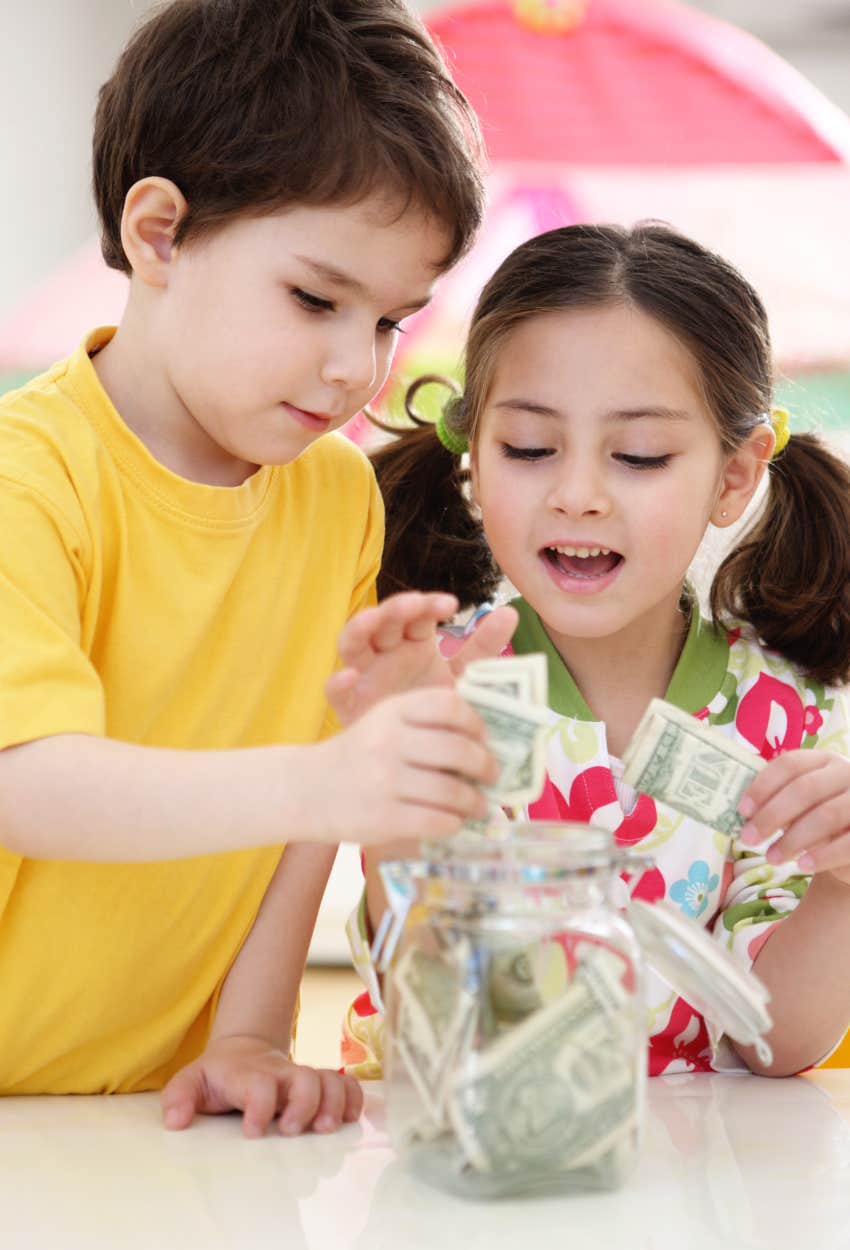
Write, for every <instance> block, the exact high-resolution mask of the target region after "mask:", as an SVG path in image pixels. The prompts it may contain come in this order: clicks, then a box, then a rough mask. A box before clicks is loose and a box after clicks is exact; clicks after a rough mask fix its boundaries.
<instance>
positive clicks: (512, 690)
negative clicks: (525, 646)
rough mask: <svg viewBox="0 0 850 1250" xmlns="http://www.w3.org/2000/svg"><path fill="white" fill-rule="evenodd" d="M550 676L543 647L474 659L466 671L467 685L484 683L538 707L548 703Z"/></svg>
mask: <svg viewBox="0 0 850 1250" xmlns="http://www.w3.org/2000/svg"><path fill="white" fill-rule="evenodd" d="M548 680H549V679H548V673H547V664H546V656H545V655H543V653H542V652H541V651H535V652H534V653H532V654H531V655H505V656H501V657H500V658H499V659H496V660H474V661H473V662H472V663H471V664H467V666H466V668H465V669H464V671H463V682H464V685H466V686H481V687H483V688H484V689H485V690H490V691H492V692H493V693H494V694H501V695H504V696H505V697H506V698H509V699H519V700H520V702H521V703H531V704H534V705H535V706H536V707H545V705H546V696H547V694H548V689H547V687H548Z"/></svg>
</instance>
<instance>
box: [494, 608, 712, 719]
mask: <svg viewBox="0 0 850 1250" xmlns="http://www.w3.org/2000/svg"><path fill="white" fill-rule="evenodd" d="M512 606H513V607H515V608H516V610H517V611H518V612H519V625H517V628H516V632H515V633H514V636H513V639H512V641H511V645H512V647H513V649H514V651H515V653H516V654H517V655H527V654H528V653H529V652H530V651H542V652H543V654H544V655H545V656H546V659H547V661H548V665H549V706H550V707H551V708H552V710H553V712H557V713H558V714H559V715H560V716H571V717H573V719H574V720H586V721H595V720H597V717H595V716H594V715H593V713H592V712H591V710H590V708H589V707H588V706H587V704H586V703H585V701H584V698H583V697H582V694H581V691H580V690H579V688H578V686H577V685H576V684H575V682H574V681H573V678H572V674H571V673H570V671H569V669H568V668H567V666H566V664H565V663H564V661H563V660H562V659H561V657H560V655H559V654H558V652H557V651H556V650H555V647H554V644H553V643H552V640H551V638H550V637H549V635H548V634H547V633H546V630H545V629H544V628H543V624H542V622H541V620H540V617H539V616H538V615H537V613H536V612H535V611H534V609H533V608H532V607H531V606H530V605H529V604H527V603H526V601H525V600H524V599H522V598H517V599H514V600H512ZM728 663H729V641H728V638H727V636H726V632H725V630H719V629H715V627H714V625H713V623H712V622H711V621H704V620H703V619H702V617H701V616H700V611H699V607H698V605H697V603H696V600H694V604H693V609H692V612H691V623H690V626H689V628H688V636H687V638H686V639H685V645H684V647H683V648H682V654H681V655H680V656H679V660H678V663H677V664H676V667H675V669H674V670H673V676H672V677H671V678H670V685H669V686H668V687H667V693H666V695H665V696H664V697H665V699H666V700H667V701H668V703H673V704H674V705H675V706H676V707H678V708H681V709H682V711H683V712H691V713H693V712H699V711H700V710H701V709H702V708H704V707H705V706H706V704H708V703H710V702H711V700H712V699H713V698H714V696H715V695H716V694H717V692H718V690H719V689H720V687H721V685H722V683H723V678H724V677H725V676H726V669H727V667H728Z"/></svg>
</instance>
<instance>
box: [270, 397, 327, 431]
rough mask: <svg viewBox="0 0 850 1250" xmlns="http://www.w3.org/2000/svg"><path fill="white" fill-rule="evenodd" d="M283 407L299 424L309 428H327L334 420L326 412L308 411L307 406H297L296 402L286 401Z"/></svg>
mask: <svg viewBox="0 0 850 1250" xmlns="http://www.w3.org/2000/svg"><path fill="white" fill-rule="evenodd" d="M282 407H283V408H285V409H286V411H287V412H288V413H289V415H290V416H291V417H293V418H294V420H296V421H297V422H298V424H299V425H303V426H304V428H305V429H307V430H326V429H327V428H328V426H329V425H330V424H331V422H332V421H333V420H334V418H333V417H332V416H328V414H327V413H326V412H308V410H307V409H306V408H296V406H295V404H287V403H286V402H284V403H283V404H282Z"/></svg>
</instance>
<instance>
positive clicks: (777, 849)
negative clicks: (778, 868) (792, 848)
mask: <svg viewBox="0 0 850 1250" xmlns="http://www.w3.org/2000/svg"><path fill="white" fill-rule="evenodd" d="M765 859H766V860H767V862H768V863H769V864H781V863H783V862H784V859H785V854H784V852H783V850H782V847H781V846H779V845H778V844H776V843H775V844H774V845H773V846H772V847H771V848H770V850H769V851H768V852H767V855H766V856H765Z"/></svg>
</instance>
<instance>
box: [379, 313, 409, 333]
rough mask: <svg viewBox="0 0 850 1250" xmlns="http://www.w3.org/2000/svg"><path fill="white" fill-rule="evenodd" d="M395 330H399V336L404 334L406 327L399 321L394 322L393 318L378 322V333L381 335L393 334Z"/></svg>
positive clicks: (382, 319)
mask: <svg viewBox="0 0 850 1250" xmlns="http://www.w3.org/2000/svg"><path fill="white" fill-rule="evenodd" d="M393 330H398V332H399V334H404V326H403V325H401V323H400V322H398V321H393V320H392V318H391V317H382V318H381V320H380V321H379V322H378V331H379V333H380V334H392V332H393Z"/></svg>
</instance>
